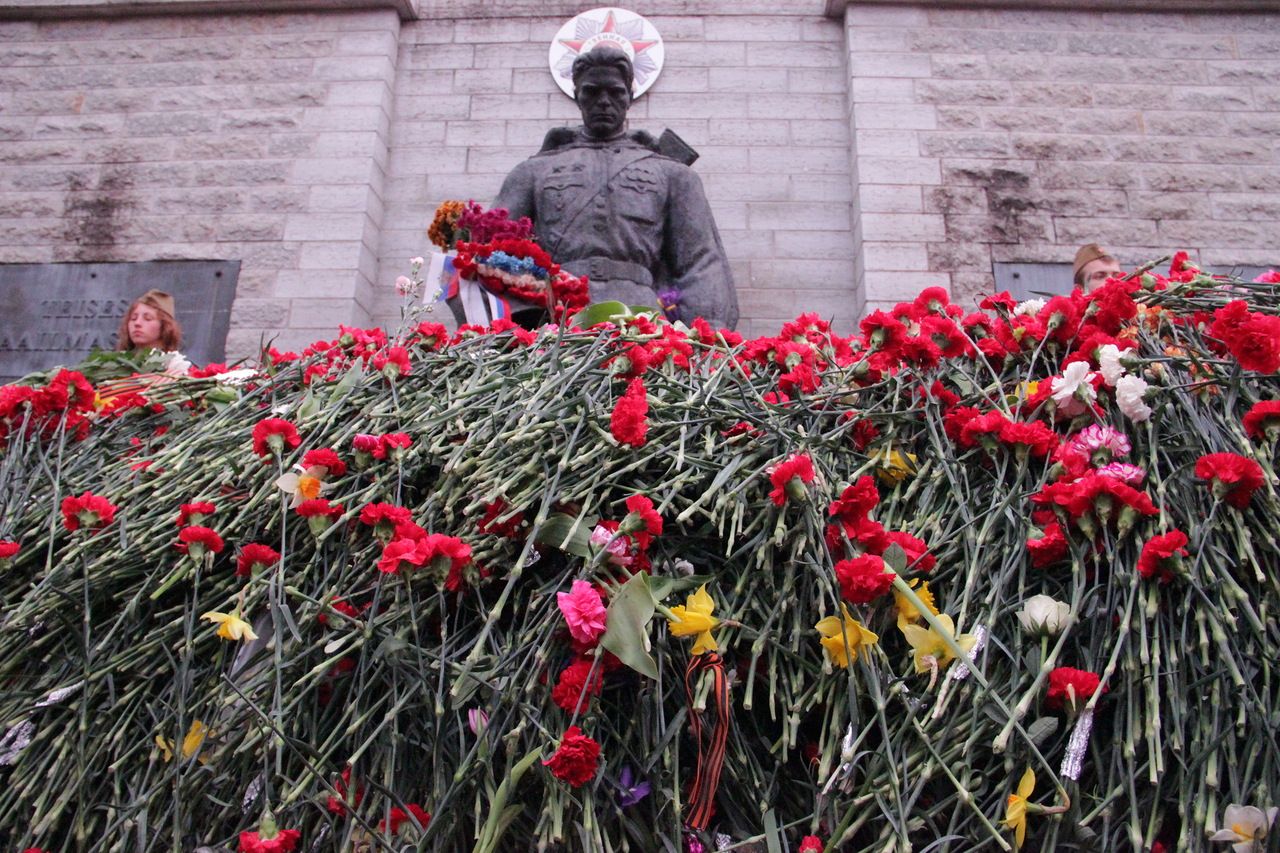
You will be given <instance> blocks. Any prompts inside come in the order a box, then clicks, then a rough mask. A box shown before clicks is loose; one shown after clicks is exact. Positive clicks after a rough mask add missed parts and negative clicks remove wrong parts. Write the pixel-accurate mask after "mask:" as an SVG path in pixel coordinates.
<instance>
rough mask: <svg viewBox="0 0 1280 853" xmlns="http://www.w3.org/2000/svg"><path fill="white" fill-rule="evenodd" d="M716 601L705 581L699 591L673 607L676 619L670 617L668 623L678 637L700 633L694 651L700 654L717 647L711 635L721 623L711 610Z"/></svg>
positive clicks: (712, 650)
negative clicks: (712, 598)
mask: <svg viewBox="0 0 1280 853" xmlns="http://www.w3.org/2000/svg"><path fill="white" fill-rule="evenodd" d="M715 606H716V604H715V602H714V601H712V600H711V594H710V593H708V592H707V585H706V584H705V583H704V584H703V585H702V586H700V587H698V591H697V592H695V593H693V594H691V595H690V596H689V597H688V598H687V599H686V600H685V603H684V604H683V605H676V606H675V607H673V608H671V615H672V616H674V617H675V618H674V619H668V620H667V625H668V626H669V627H670V628H671V633H672V634H674V635H675V636H677V637H692V636H693V635H694V634H697V635H698V639H697V641H696V642H695V643H694V644H693V653H694V654H695V655H700V654H702V653H703V652H714V651H715V650H716V649H717V648H719V647H718V646H717V645H716V640H715V638H714V637H712V636H711V632H712V630H714V629H715V627H716V626H717V625H719V624H720V620H719V619H717V618H716V617H714V616H712V615H711V611H712V610H714V609H715Z"/></svg>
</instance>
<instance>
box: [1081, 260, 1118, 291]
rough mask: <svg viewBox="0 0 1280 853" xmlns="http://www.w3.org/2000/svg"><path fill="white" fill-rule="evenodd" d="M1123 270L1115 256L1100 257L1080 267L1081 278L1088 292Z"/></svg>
mask: <svg viewBox="0 0 1280 853" xmlns="http://www.w3.org/2000/svg"><path fill="white" fill-rule="evenodd" d="M1122 272H1124V270H1123V269H1121V267H1120V262H1119V261H1117V260H1116V259H1115V258H1098V259H1097V260H1093V261H1089V263H1087V264H1085V265H1084V266H1082V267H1081V268H1080V280H1081V281H1082V282H1083V287H1084V290H1085V292H1086V293H1088V292H1089V291H1090V290H1093V289H1094V288H1095V287H1101V286H1102V284H1103V282H1105V281H1106V280H1107V279H1109V278H1113V277H1115V276H1118V275H1120V274H1121V273H1122Z"/></svg>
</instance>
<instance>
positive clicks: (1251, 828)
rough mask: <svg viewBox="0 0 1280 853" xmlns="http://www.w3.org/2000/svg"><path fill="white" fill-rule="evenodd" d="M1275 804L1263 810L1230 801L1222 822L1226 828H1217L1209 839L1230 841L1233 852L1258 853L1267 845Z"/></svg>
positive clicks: (1274, 815) (1274, 816) (1275, 809)
mask: <svg viewBox="0 0 1280 853" xmlns="http://www.w3.org/2000/svg"><path fill="white" fill-rule="evenodd" d="M1277 811H1280V809H1277V808H1276V807H1275V806H1272V807H1271V808H1269V809H1267V810H1266V812H1263V811H1262V809H1260V808H1258V807H1257V806H1242V805H1240V804H1239V803H1232V804H1231V805H1229V806H1227V811H1226V814H1225V816H1224V817H1223V823H1225V824H1226V825H1227V827H1228V828H1227V829H1219V830H1218V831H1217V832H1215V833H1214V834H1213V835H1212V836H1210V837H1209V840H1210V841H1230V842H1231V849H1232V851H1234V853H1260V851H1262V850H1265V849H1266V846H1267V843H1266V842H1267V830H1268V829H1269V828H1270V827H1271V823H1272V821H1274V820H1275V819H1276V812H1277Z"/></svg>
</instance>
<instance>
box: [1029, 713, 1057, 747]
mask: <svg viewBox="0 0 1280 853" xmlns="http://www.w3.org/2000/svg"><path fill="white" fill-rule="evenodd" d="M1057 730H1058V718H1057V717H1041V718H1040V719H1038V720H1036V721H1035V722H1034V723H1032V724H1031V725H1029V726H1027V737H1028V738H1030V739H1031V742H1032V743H1033V744H1035V745H1036V746H1041V745H1042V744H1044V742H1045V741H1046V740H1047V739H1048V738H1049V737H1051V736H1052V735H1053V733H1054V732H1056V731H1057Z"/></svg>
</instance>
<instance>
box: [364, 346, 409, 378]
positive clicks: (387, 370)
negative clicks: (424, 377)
mask: <svg viewBox="0 0 1280 853" xmlns="http://www.w3.org/2000/svg"><path fill="white" fill-rule="evenodd" d="M373 369H374V370H378V371H381V372H382V375H383V376H385V377H387V379H388V380H390V381H392V382H394V381H395V380H396V379H398V378H400V377H401V376H407V375H408V374H409V371H410V369H411V368H410V366H409V351H408V350H407V349H405V348H404V347H387V348H386V349H385V350H383V351H381V352H379V353H377V354H376V355H374V357H373Z"/></svg>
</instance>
